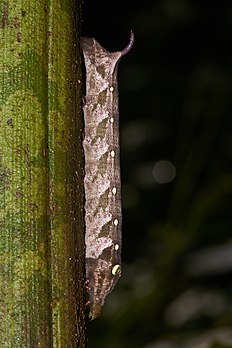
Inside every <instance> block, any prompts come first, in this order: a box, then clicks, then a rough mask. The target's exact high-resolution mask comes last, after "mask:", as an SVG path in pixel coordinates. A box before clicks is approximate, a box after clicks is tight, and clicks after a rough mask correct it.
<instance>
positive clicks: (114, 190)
mask: <svg viewBox="0 0 232 348" xmlns="http://www.w3.org/2000/svg"><path fill="white" fill-rule="evenodd" d="M113 91H114V87H110V92H113ZM110 123H114V118H113V117H111V118H110ZM110 156H111V157H112V158H114V157H115V152H114V150H112V151H111V152H110ZM112 193H113V195H116V193H117V188H116V187H115V186H114V187H113V188H112ZM114 226H118V219H115V220H114ZM114 249H115V250H116V251H117V250H119V245H118V244H115V246H114ZM119 273H121V266H120V265H118V264H117V265H115V266H114V267H113V268H112V274H113V275H116V274H119Z"/></svg>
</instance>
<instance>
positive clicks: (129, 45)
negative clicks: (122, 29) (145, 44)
mask: <svg viewBox="0 0 232 348" xmlns="http://www.w3.org/2000/svg"><path fill="white" fill-rule="evenodd" d="M134 42H135V35H134V33H133V31H132V30H131V36H130V41H129V43H128V45H127V46H126V47H125V48H124V49H123V50H122V51H121V55H122V56H125V55H126V54H127V53H128V52H130V50H131V49H132V46H133V45H134Z"/></svg>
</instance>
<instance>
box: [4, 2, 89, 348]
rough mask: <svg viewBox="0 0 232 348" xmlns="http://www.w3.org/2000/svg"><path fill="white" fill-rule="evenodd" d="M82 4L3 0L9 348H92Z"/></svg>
mask: <svg viewBox="0 0 232 348" xmlns="http://www.w3.org/2000/svg"><path fill="white" fill-rule="evenodd" d="M75 6H76V2H75V1H72V0H71V1H66V0H63V1H59V0H51V1H45V0H41V1H34V0H21V1H18V0H2V1H0V284H1V286H0V299H1V301H0V317H1V320H0V347H1V348H35V347H40V348H50V347H59V348H61V347H77V346H78V347H85V342H84V338H83V337H84V333H83V329H82V327H83V325H82V324H81V321H82V320H83V316H82V315H81V314H80V312H79V311H78V308H80V303H77V289H78V288H82V284H81V281H80V283H78V281H77V280H76V276H77V275H79V277H80V279H82V276H83V271H82V270H83V261H82V259H81V258H80V256H79V259H78V255H77V248H76V245H77V232H78V231H79V230H78V227H79V228H80V223H79V222H78V221H80V218H81V217H80V216H78V215H77V213H76V212H77V211H78V209H77V206H76V203H75V202H76V201H77V199H76V197H77V194H78V192H77V188H78V187H81V186H80V184H78V182H79V181H78V180H79V179H78V178H79V177H81V173H82V172H81V167H80V165H79V164H78V163H79V162H77V156H80V158H81V150H80V149H81V140H80V138H81V137H80V128H81V124H80V123H79V124H78V122H77V119H78V118H77V117H76V116H77V112H76V108H77V105H78V101H77V100H78V99H77V98H78V97H79V95H78V93H79V92H78V91H80V88H79V86H80V85H79V84H78V83H77V82H76V83H75V81H74V76H75V78H76V81H77V79H78V77H77V76H78V71H77V66H78V64H79V61H78V62H77V58H76V57H77V54H78V52H77V50H76V47H77V45H76V37H75V35H74V34H75V33H74V29H73V28H74V18H73V16H74V11H76V10H77V9H76V7H75ZM74 96H75V97H74ZM79 119H81V117H80V118H79ZM78 127H79V128H78ZM77 129H79V133H78V131H77ZM78 185H79V186H78ZM80 204H81V202H80ZM74 212H75V213H74ZM79 236H80V245H83V246H84V240H83V238H82V237H81V234H80V235H79ZM81 238H82V239H81ZM79 284H80V286H79V287H78V285H79ZM83 291H84V290H83ZM80 301H81V300H80ZM78 330H79V331H78ZM81 337H82V338H81Z"/></svg>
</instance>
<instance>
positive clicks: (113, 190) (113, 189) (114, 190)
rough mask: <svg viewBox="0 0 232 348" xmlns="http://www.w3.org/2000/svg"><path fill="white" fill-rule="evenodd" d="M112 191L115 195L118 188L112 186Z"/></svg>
mask: <svg viewBox="0 0 232 348" xmlns="http://www.w3.org/2000/svg"><path fill="white" fill-rule="evenodd" d="M112 193H113V195H116V193H117V189H116V187H115V186H114V187H113V188H112Z"/></svg>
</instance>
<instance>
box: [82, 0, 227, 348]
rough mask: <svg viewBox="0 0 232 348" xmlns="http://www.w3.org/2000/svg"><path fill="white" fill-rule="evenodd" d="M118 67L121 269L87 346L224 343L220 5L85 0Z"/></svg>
mask: <svg viewBox="0 0 232 348" xmlns="http://www.w3.org/2000/svg"><path fill="white" fill-rule="evenodd" d="M131 29H133V31H134V33H135V44H134V47H133V49H132V50H131V52H130V53H129V54H128V55H127V56H126V57H124V58H123V59H122V61H121V62H120V66H119V93H120V125H121V165H122V185H123V186H122V190H123V207H124V209H123V276H122V278H121V280H120V281H119V283H118V284H117V286H116V288H115V290H114V292H113V293H112V294H111V295H110V297H109V298H108V301H107V304H106V306H105V308H104V313H103V315H102V316H101V317H100V318H99V319H97V320H95V321H94V322H91V323H90V324H89V328H88V336H89V347H90V348H98V347H101V348H130V347H131V348H132V347H133V348H208V347H210V348H212V347H214V348H219V347H232V292H231V286H232V224H231V220H232V218H231V216H232V199H231V192H232V172H231V165H232V127H231V126H232V117H231V110H232V109H231V106H232V88H231V77H232V2H231V1H228V2H226V1H219V0H218V1H212V0H211V1H205V0H204V1H203V0H197V1H196V0H194V1H193V0H192V1H190V0H159V1H155V0H154V1H148V0H143V1H137V2H135V1H126V0H124V1H122V0H120V1H119V0H117V1H114V2H112V1H106V0H105V1H103V0H97V1H96V0H85V2H84V4H83V25H82V34H83V35H84V36H91V37H94V38H96V39H97V40H98V41H99V42H100V43H101V44H102V46H103V47H105V48H106V49H108V50H109V51H118V50H121V49H122V48H124V47H125V46H126V45H127V43H128V41H129V36H130V30H131Z"/></svg>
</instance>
